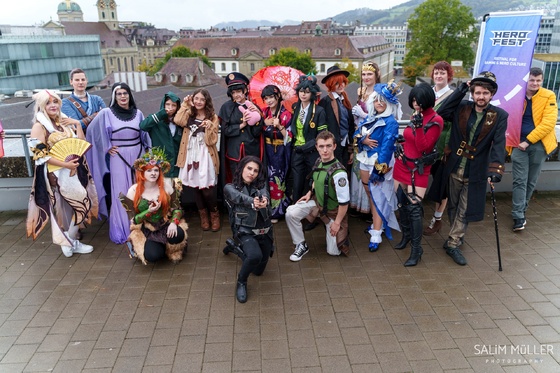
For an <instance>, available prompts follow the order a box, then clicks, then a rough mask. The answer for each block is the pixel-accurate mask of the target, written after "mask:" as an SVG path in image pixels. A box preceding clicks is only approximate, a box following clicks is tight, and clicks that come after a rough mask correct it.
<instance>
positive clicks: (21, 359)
mask: <svg viewBox="0 0 560 373" xmlns="http://www.w3.org/2000/svg"><path fill="white" fill-rule="evenodd" d="M37 347H39V345H38V344H26V345H16V344H15V345H12V347H11V348H10V349H9V350H8V352H6V354H5V355H4V357H3V358H2V360H1V361H0V363H2V364H14V363H26V362H28V361H29V360H30V359H31V357H32V356H33V354H34V353H35V351H37Z"/></svg>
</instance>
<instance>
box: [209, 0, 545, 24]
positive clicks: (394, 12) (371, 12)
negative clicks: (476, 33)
mask: <svg viewBox="0 0 560 373" xmlns="http://www.w3.org/2000/svg"><path fill="white" fill-rule="evenodd" d="M424 1H425V0H411V1H407V2H406V3H402V4H400V5H397V6H394V7H392V8H390V9H384V10H379V9H377V10H376V9H371V8H359V9H354V10H349V11H347V12H344V13H340V14H337V15H335V16H332V17H331V18H332V19H333V20H334V21H336V22H338V23H341V24H344V23H348V24H349V23H351V22H354V23H355V22H356V21H360V22H361V23H362V24H368V25H369V24H382V25H387V26H390V25H402V24H403V23H404V22H406V20H407V19H408V17H410V15H411V14H412V12H414V9H415V8H416V7H417V6H418V5H420V4H422V3H423V2H424ZM462 3H463V4H465V5H467V6H469V7H470V8H471V10H472V12H473V15H474V17H475V18H476V19H481V18H482V16H484V15H485V14H487V13H490V12H501V11H506V10H528V9H545V10H546V11H548V12H549V14H554V11H555V9H556V0H492V1H488V2H483V1H480V0H462ZM299 23H300V22H298V21H291V20H286V21H284V22H281V23H280V24H278V22H270V21H266V20H260V21H258V20H249V21H241V22H221V23H218V24H217V25H215V26H214V27H215V28H218V29H222V28H228V27H233V28H234V29H240V28H256V27H258V26H279V25H280V26H283V25H297V24H299Z"/></svg>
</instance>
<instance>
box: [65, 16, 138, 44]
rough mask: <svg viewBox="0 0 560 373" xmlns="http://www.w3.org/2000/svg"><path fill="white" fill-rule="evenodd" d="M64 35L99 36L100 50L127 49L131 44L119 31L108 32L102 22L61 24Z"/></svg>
mask: <svg viewBox="0 0 560 373" xmlns="http://www.w3.org/2000/svg"><path fill="white" fill-rule="evenodd" d="M61 23H62V24H63V25H64V29H65V32H66V35H99V40H100V41H101V48H128V47H132V44H131V43H130V42H129V41H128V40H127V38H126V36H125V35H124V34H122V33H121V32H120V31H116V30H115V31H113V30H110V29H109V28H108V27H107V25H106V24H105V23H103V22H61Z"/></svg>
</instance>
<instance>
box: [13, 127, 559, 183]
mask: <svg viewBox="0 0 560 373" xmlns="http://www.w3.org/2000/svg"><path fill="white" fill-rule="evenodd" d="M398 123H399V129H400V130H404V128H406V126H407V125H408V124H409V123H410V121H408V120H399V121H398ZM556 125H560V120H559V121H558V122H556ZM4 132H5V134H6V138H17V137H19V138H20V139H21V143H22V146H23V153H24V155H25V163H26V165H27V174H28V175H29V177H33V166H32V164H31V153H30V152H29V148H28V147H27V137H28V136H29V135H30V134H31V129H19V130H8V129H6V130H4ZM401 132H402V131H401ZM558 140H560V139H558Z"/></svg>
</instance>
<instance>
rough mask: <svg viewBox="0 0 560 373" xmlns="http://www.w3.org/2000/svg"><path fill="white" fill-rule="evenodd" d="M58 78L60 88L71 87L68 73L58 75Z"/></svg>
mask: <svg viewBox="0 0 560 373" xmlns="http://www.w3.org/2000/svg"><path fill="white" fill-rule="evenodd" d="M56 75H57V77H58V85H59V86H69V85H70V76H69V75H68V73H67V72H62V73H56Z"/></svg>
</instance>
